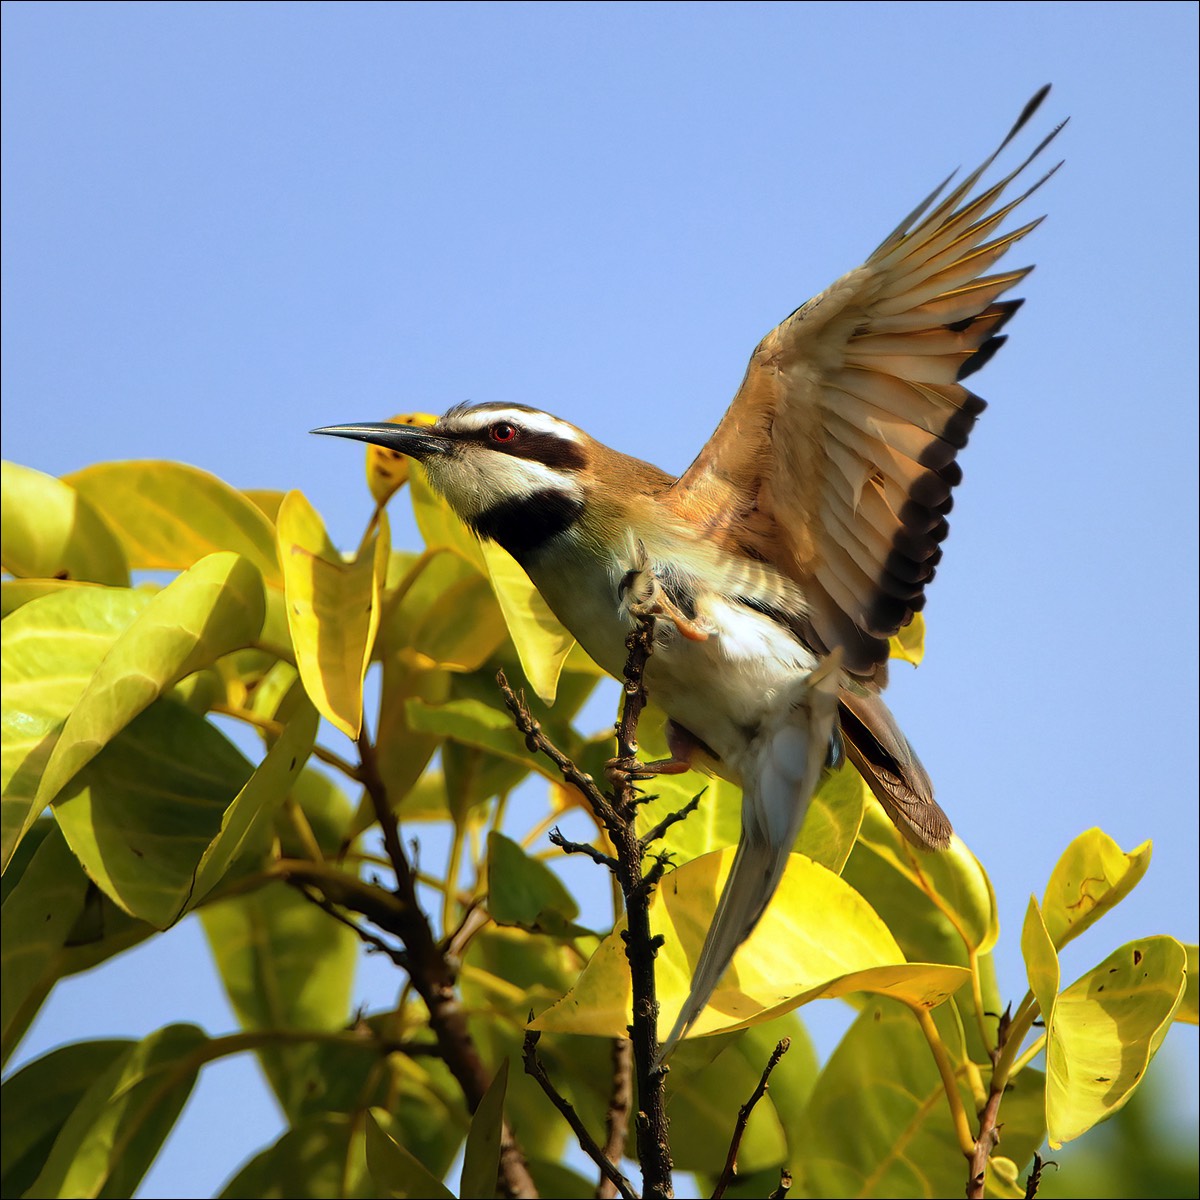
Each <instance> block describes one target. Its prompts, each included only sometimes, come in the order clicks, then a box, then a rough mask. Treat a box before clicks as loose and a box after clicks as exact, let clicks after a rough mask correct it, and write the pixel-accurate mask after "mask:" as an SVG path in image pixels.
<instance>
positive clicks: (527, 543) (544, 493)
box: [313, 403, 632, 559]
mask: <svg viewBox="0 0 1200 1200" xmlns="http://www.w3.org/2000/svg"><path fill="white" fill-rule="evenodd" d="M313 432H314V433H327V434H333V435H335V436H337V437H347V438H354V439H356V440H358V441H362V442H370V443H371V444H373V445H376V446H385V447H387V448H388V449H389V450H396V451H399V452H400V453H401V454H407V455H409V456H410V457H411V458H415V459H416V460H417V461H418V462H420V463H421V464H422V466H423V467H424V468H425V473H426V475H427V477H428V479H429V483H430V485H431V486H432V487H433V488H434V489H435V490H436V491H438V492H440V493H441V495H443V496H444V497H445V498H446V500H447V502H448V503H449V504H450V507H451V508H453V509H454V511H455V512H456V513H457V514H458V515H459V516H460V517H461V518H462V519H463V520H464V521H465V522H466V523H467V524H468V525H470V526H471V528H472V529H474V530H475V531H476V532H477V533H478V534H479V535H480V536H481V537H488V538H492V539H493V540H495V541H497V542H499V543H500V545H502V546H503V547H504V548H505V549H506V550H508V551H509V552H510V553H512V554H513V555H514V556H515V557H516V558H518V559H522V558H524V557H527V556H529V555H531V554H533V553H535V552H536V551H537V550H538V549H539V548H541V547H542V546H544V545H545V544H546V543H547V542H548V541H549V540H551V539H552V538H554V537H555V536H557V535H558V534H561V533H563V532H565V531H566V530H568V529H570V528H572V527H573V526H574V525H576V523H577V522H579V520H580V519H581V517H582V516H583V514H584V511H585V509H586V508H587V507H588V505H589V502H590V500H591V498H592V496H593V494H594V491H595V488H596V485H597V481H598V479H599V478H600V477H601V476H604V477H609V476H610V475H611V472H610V471H605V470H604V469H603V464H606V463H607V462H608V460H609V459H610V458H614V457H616V458H624V456H623V455H622V456H617V455H614V452H613V451H611V450H608V449H607V448H606V447H604V446H602V445H600V443H598V442H597V441H595V439H594V438H591V437H589V436H588V435H587V434H586V433H584V432H583V430H581V429H577V428H576V427H575V426H574V425H572V424H570V423H569V422H567V421H562V420H560V419H559V418H558V417H553V416H551V415H550V414H549V413H545V412H541V411H539V410H538V409H534V408H526V407H525V406H523V405H519V404H501V403H492V404H478V405H473V406H470V407H467V406H462V405H460V406H459V407H456V408H452V409H451V410H450V411H449V412H448V413H446V415H445V416H444V417H441V418H440V419H439V420H438V421H437V422H436V423H435V424H433V425H426V426H420V425H393V424H390V423H384V424H370V423H363V424H351V425H330V426H327V427H326V428H323V429H314V430H313ZM630 461H632V460H630ZM598 468H599V470H598Z"/></svg>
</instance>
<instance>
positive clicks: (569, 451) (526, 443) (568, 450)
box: [461, 421, 588, 471]
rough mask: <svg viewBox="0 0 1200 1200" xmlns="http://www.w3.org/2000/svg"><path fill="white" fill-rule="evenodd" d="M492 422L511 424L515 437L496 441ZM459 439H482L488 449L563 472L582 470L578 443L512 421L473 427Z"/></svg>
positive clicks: (583, 463) (584, 461) (583, 458)
mask: <svg viewBox="0 0 1200 1200" xmlns="http://www.w3.org/2000/svg"><path fill="white" fill-rule="evenodd" d="M495 424H504V425H509V426H511V427H512V428H513V429H514V430H516V436H515V437H512V438H510V439H509V440H508V441H497V440H496V439H495V438H493V437H492V432H491V431H492V429H493V428H494V427H495ZM461 438H462V440H463V441H476V442H483V443H484V444H485V445H487V446H488V447H489V448H490V449H492V450H499V451H501V452H502V453H504V454H511V455H512V456H513V457H514V458H528V459H530V460H531V461H533V462H540V463H543V464H544V465H545V466H547V467H553V468H556V469H558V470H563V471H582V470H583V469H584V468H585V467H586V466H587V463H588V458H587V454H586V453H584V449H583V447H582V446H581V445H580V444H579V443H578V442H576V441H573V440H571V439H570V438H564V437H559V436H558V435H557V434H553V433H546V432H544V431H543V430H540V429H529V428H527V427H525V426H522V425H518V424H517V423H516V422H515V421H503V422H497V423H493V424H492V425H488V426H486V427H485V428H483V429H473V430H471V431H470V432H469V433H464V434H462V435H461Z"/></svg>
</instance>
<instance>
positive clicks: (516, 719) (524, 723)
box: [496, 671, 620, 827]
mask: <svg viewBox="0 0 1200 1200" xmlns="http://www.w3.org/2000/svg"><path fill="white" fill-rule="evenodd" d="M496 683H497V684H498V685H499V687H500V695H501V696H503V698H504V705H505V707H506V708H507V709H508V711H509V712H510V713H512V718H513V723H514V724H515V725H516V727H517V728H518V729H519V730H520V731H521V732H522V733H523V734H524V735H525V745H526V746H527V747H528V748H529V749H530V750H531V751H533V752H534V753H541V754H544V755H545V756H546V757H547V758H548V759H549V760H550V761H551V762H552V763H553V764H554V765H555V766H556V767H557V768H558V769H559V771H560V772H562V777H563V778H564V779H565V780H566V781H567V782H568V783H570V784H573V785H574V786H575V787H576V788H578V789H579V791H580V792H582V793H583V798H584V799H585V800H586V801H587V802H588V805H589V806H590V807H591V809H592V811H593V812H594V813H595V814H596V816H597V817H599V818H600V820H601V821H603V822H604V824H605V826H608V827H611V826H612V825H613V824H619V823H620V817H619V816H618V814H617V813H616V812H615V811H614V810H613V807H612V805H611V804H610V803H609V801H608V797H607V796H605V794H604V793H603V792H602V791H601V790H600V789H599V787H597V786H596V781H595V780H594V779H593V778H592V777H591V776H590V775H588V774H587V773H586V772H584V771H581V770H580V769H579V768H578V767H577V766H576V765H575V763H574V762H573V761H572V760H571V759H570V758H568V757H567V756H566V755H565V754H564V753H563V752H562V751H561V750H560V749H559V748H558V747H557V746H556V745H555V744H554V743H553V742H552V741H551V740H550V739H549V738H548V737H547V736H546V735H545V734H544V733H543V732H542V727H541V725H540V724H539V723H538V722H537V721H536V720H535V719H534V717H533V714H532V713H530V711H529V708H528V706H527V705H526V704H525V702H524V700H523V699H522V698H521V697H519V696H518V695H517V694H516V692H514V691H513V690H512V688H511V687H510V686H509V682H508V679H507V677H506V676H505V674H504V672H503V671H497V672H496Z"/></svg>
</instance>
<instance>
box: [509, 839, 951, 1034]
mask: <svg viewBox="0 0 1200 1200" xmlns="http://www.w3.org/2000/svg"><path fill="white" fill-rule="evenodd" d="M733 856H734V850H733V849H732V848H730V849H727V850H724V851H720V852H718V853H714V854H708V855H705V856H704V857H703V858H698V859H695V860H694V861H692V862H690V863H687V864H685V865H684V866H682V867H680V868H679V869H678V870H677V871H675V872H673V873H672V874H671V875H669V876H668V877H667V878H666V879H665V880H664V881H663V883H662V884H661V885H660V887H659V888H658V890H657V891H656V892H655V895H654V898H653V900H652V901H651V923H652V926H653V928H654V931H655V933H656V934H661V935H662V936H663V937H664V938H665V939H666V940H665V943H664V945H663V947H662V948H661V949H660V950H659V953H658V959H657V968H658V995H659V1002H660V1004H661V1005H662V1018H661V1019H662V1020H665V1022H666V1024H665V1025H663V1030H664V1032H665V1030H666V1029H667V1028H669V1027H670V1025H671V1023H672V1021H673V1020H674V1017H675V1014H676V1013H677V1012H678V1011H679V1009H680V1008H681V1006H682V1004H683V1001H684V998H685V997H686V995H687V991H688V987H689V985H690V982H691V977H692V970H693V968H694V966H695V963H696V960H697V959H698V957H699V954H700V947H701V945H702V944H703V942H704V936H705V934H706V933H707V931H708V926H709V923H710V922H711V920H712V914H713V912H714V911H715V909H716V903H717V897H718V896H719V895H720V891H721V887H722V886H723V884H724V882H725V879H726V877H727V876H728V873H729V869H730V867H731V865H732V863H733ZM623 928H624V922H623V921H622V922H621V923H620V924H619V925H618V926H617V928H616V929H615V930H614V931H613V933H612V934H611V935H610V936H609V937H607V938H606V939H605V940H604V942H603V943H601V945H600V948H599V949H598V950H597V951H596V953H595V955H593V957H592V960H591V961H590V962H589V963H588V965H587V967H586V968H585V969H584V972H583V974H582V975H581V976H580V978H579V981H578V983H577V984H576V985H575V987H574V988H572V989H571V991H570V992H569V993H568V994H567V995H566V996H565V997H564V998H563V999H562V1000H561V1001H560V1002H559V1003H558V1004H556V1005H555V1006H554V1007H553V1008H551V1009H549V1010H548V1011H547V1012H545V1013H543V1014H542V1015H541V1016H540V1017H539V1018H538V1020H537V1021H535V1022H534V1025H533V1027H534V1028H537V1029H547V1030H558V1031H561V1032H570V1033H590V1034H600V1035H604V1036H608V1037H619V1036H622V1035H623V1034H624V1032H625V1030H626V1027H627V1026H628V1025H629V1023H630V1020H631V994H630V983H629V968H628V964H627V962H626V959H625V951H624V943H623V941H622V939H621V930H622V929H623ZM969 977H970V976H969V973H968V972H967V971H965V970H963V969H962V968H961V967H952V966H943V965H940V964H930V963H908V962H906V961H905V959H904V955H903V953H902V952H901V950H900V948H899V946H897V945H896V941H895V939H894V938H893V937H892V935H891V934H890V933H889V932H888V929H887V927H886V926H885V925H884V923H883V922H882V921H881V920H880V919H879V917H878V916H877V915H876V913H875V912H874V911H873V910H872V909H871V907H870V906H869V905H868V904H867V902H866V901H865V900H863V898H862V897H861V896H860V895H859V894H858V893H857V892H855V891H854V889H853V888H851V887H850V886H849V885H848V884H847V883H845V882H844V881H843V880H842V879H840V878H839V877H838V876H837V875H835V874H834V873H833V872H832V871H829V870H828V869H827V868H825V867H822V866H820V865H819V864H817V863H814V862H812V861H811V860H810V859H808V858H805V857H804V856H803V855H800V854H793V855H792V856H791V858H790V860H789V862H788V865H787V868H786V870H785V871H784V874H783V878H782V880H781V881H780V885H779V889H778V890H777V892H776V894H775V898H774V899H773V901H772V902H771V904H770V906H769V907H768V908H767V911H766V913H765V914H764V915H763V918H762V920H761V921H760V922H759V924H758V926H757V928H756V929H755V931H754V933H752V934H751V935H750V938H749V939H748V940H747V941H746V942H745V943H744V944H743V945H742V947H741V949H740V950H739V951H738V953H737V955H736V956H735V957H734V960H733V965H732V967H731V968H730V970H729V971H727V972H726V974H725V977H724V979H723V980H722V982H721V983H720V985H718V987H717V990H716V991H715V992H714V993H713V997H712V999H711V1000H710V1001H709V1006H708V1008H706V1009H705V1011H704V1013H703V1014H702V1015H701V1017H700V1018H699V1020H698V1021H697V1022H696V1024H695V1026H694V1028H693V1034H705V1033H715V1032H718V1031H724V1030H731V1029H738V1028H742V1027H744V1026H747V1025H753V1024H757V1023H759V1022H761V1021H765V1020H769V1019H770V1018H772V1017H775V1016H779V1015H781V1014H782V1013H784V1012H787V1011H789V1010H790V1009H792V1008H795V1007H797V1006H798V1005H800V1004H804V1003H807V1002H808V1001H810V1000H815V999H818V998H819V997H823V996H842V995H847V994H850V993H852V992H859V991H866V992H878V993H881V994H884V995H890V996H893V997H896V998H897V999H902V1000H904V1001H905V1002H906V1003H908V1004H911V1005H913V1006H916V1007H922V1008H933V1007H935V1006H936V1005H938V1004H941V1003H942V1002H943V1001H944V1000H946V999H947V998H948V997H949V996H951V995H952V994H953V993H954V992H955V991H956V990H957V989H958V988H959V987H961V986H962V984H963V983H965V982H966V981H967V979H969ZM660 1023H661V1022H660Z"/></svg>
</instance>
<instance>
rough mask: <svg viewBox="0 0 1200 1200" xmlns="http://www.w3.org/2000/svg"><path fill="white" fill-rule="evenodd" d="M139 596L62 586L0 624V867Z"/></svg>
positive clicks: (140, 603) (34, 809)
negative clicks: (74, 712) (70, 718)
mask: <svg viewBox="0 0 1200 1200" xmlns="http://www.w3.org/2000/svg"><path fill="white" fill-rule="evenodd" d="M149 601H150V596H149V595H148V594H147V593H145V592H135V591H128V590H125V589H118V588H87V589H79V590H75V589H70V590H67V591H61V592H56V593H54V594H53V595H48V596H43V597H42V598H41V599H38V600H31V601H30V602H29V603H28V604H25V605H23V606H22V607H21V609H20V610H19V611H18V612H15V613H13V615H12V616H11V617H9V618H8V619H7V620H5V621H4V622H3V624H2V625H0V683H2V684H3V686H2V687H0V731H2V737H0V782H2V783H3V789H2V790H3V800H2V801H0V815H2V826H3V854H4V864H3V865H4V869H5V870H7V869H8V864H9V861H10V860H11V858H12V855H13V851H14V850H15V849H16V847H17V844H18V843H19V842H20V840H21V838H22V837H23V836H24V834H25V831H26V830H27V829H28V828H29V827H30V826H31V825H32V824H33V822H34V821H36V820H37V818H38V816H39V814H40V813H41V811H42V807H43V806H42V805H40V804H38V803H36V796H37V790H38V781H39V780H40V779H41V777H42V773H43V771H44V770H45V767H46V762H47V760H48V759H49V757H50V753H51V751H52V750H53V749H54V746H55V744H56V742H57V741H58V738H59V735H60V733H61V731H62V725H63V722H64V721H65V720H66V718H67V714H68V713H69V712H70V711H71V709H72V708H73V707H74V706H75V704H76V703H77V701H78V700H79V697H80V696H82V695H83V692H84V689H85V688H86V687H87V685H88V681H89V680H90V679H91V676H92V673H93V672H94V671H95V670H96V668H97V667H98V666H99V665H100V663H101V661H102V660H103V658H104V656H105V655H106V654H107V653H108V651H109V648H110V647H111V646H112V644H113V643H114V642H115V641H116V639H117V638H118V637H119V636H120V634H121V633H122V631H123V630H125V629H126V628H128V626H129V625H130V623H131V622H132V621H133V619H134V618H135V617H136V616H137V614H138V613H139V612H140V611H141V610H142V609H143V608H144V607H145V606H146V604H148V603H149Z"/></svg>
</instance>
